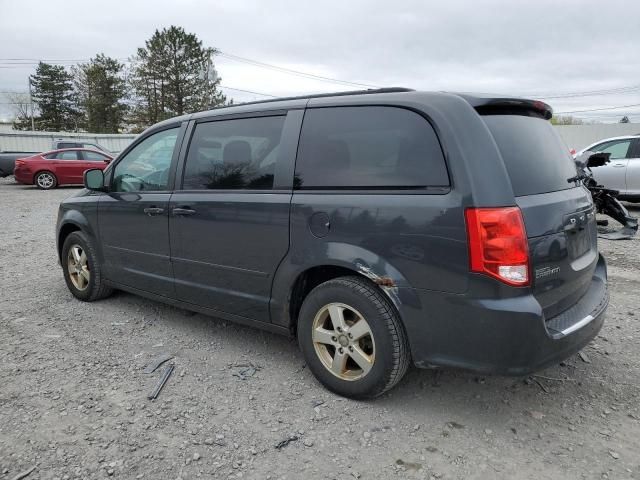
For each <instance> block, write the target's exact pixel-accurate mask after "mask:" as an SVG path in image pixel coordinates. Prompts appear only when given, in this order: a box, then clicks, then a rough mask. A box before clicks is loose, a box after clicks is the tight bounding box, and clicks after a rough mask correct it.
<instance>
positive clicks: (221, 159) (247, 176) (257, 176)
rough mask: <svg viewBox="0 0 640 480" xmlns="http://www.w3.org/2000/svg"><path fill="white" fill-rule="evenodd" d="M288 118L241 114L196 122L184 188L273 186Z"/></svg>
mask: <svg viewBox="0 0 640 480" xmlns="http://www.w3.org/2000/svg"><path fill="white" fill-rule="evenodd" d="M284 119H285V117H284V116H277V117H256V118H241V119H236V120H220V121H215V122H207V123H200V124H198V125H196V129H195V132H194V133H193V138H192V139H191V144H190V146H189V153H188V155H187V163H186V166H185V172H184V182H183V188H184V189H185V190H203V189H258V190H265V189H271V188H273V176H274V173H275V167H276V160H277V156H278V147H279V145H280V137H281V135H282V127H283V125H284Z"/></svg>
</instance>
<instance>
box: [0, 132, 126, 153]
mask: <svg viewBox="0 0 640 480" xmlns="http://www.w3.org/2000/svg"><path fill="white" fill-rule="evenodd" d="M134 138H136V135H133V134H107V133H68V132H26V131H12V132H0V152H46V151H47V150H51V145H52V143H53V141H54V140H59V139H62V140H69V141H82V142H88V143H97V144H98V145H101V146H103V147H105V148H106V149H107V150H109V151H111V152H114V153H117V152H120V151H121V150H123V149H125V148H126V147H127V145H129V144H130V143H131V142H132V141H133V139H134Z"/></svg>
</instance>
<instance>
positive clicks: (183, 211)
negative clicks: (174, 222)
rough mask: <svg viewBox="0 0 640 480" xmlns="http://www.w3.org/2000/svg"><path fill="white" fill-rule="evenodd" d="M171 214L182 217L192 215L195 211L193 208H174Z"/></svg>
mask: <svg viewBox="0 0 640 480" xmlns="http://www.w3.org/2000/svg"><path fill="white" fill-rule="evenodd" d="M172 211H173V214H174V215H176V216H182V217H187V216H189V215H193V214H194V213H196V211H195V210H192V209H191V208H186V207H185V208H178V207H176V208H174V209H173V210H172Z"/></svg>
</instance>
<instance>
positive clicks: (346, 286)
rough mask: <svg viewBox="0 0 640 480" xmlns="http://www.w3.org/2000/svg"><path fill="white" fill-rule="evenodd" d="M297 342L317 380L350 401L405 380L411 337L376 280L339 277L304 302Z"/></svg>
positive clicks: (316, 289)
mask: <svg viewBox="0 0 640 480" xmlns="http://www.w3.org/2000/svg"><path fill="white" fill-rule="evenodd" d="M298 342H299V344H300V349H301V350H302V354H303V355H304V357H305V360H306V361H307V364H308V365H309V369H310V370H311V372H312V373H313V374H314V375H315V377H316V378H317V379H318V380H319V381H320V382H321V383H322V384H323V385H324V386H325V387H327V388H328V389H329V390H331V391H333V392H335V393H337V394H339V395H342V396H345V397H350V398H360V399H364V398H373V397H377V396H378V395H381V394H382V393H384V392H385V391H387V390H389V389H390V388H392V387H393V386H394V385H395V384H396V383H398V382H399V381H400V379H401V378H402V377H403V376H404V374H405V372H406V371H407V368H408V366H409V360H410V353H409V345H408V341H407V335H406V333H405V331H404V327H403V325H402V323H401V321H400V318H399V315H398V313H397V311H396V310H395V308H394V307H393V305H392V304H391V302H390V301H389V299H388V298H387V297H385V295H384V294H383V293H382V292H380V290H379V289H378V288H377V287H376V286H375V285H373V284H372V283H371V282H369V281H367V280H365V279H362V278H359V277H340V278H336V279H333V280H330V281H328V282H325V283H323V284H321V285H319V286H317V287H316V288H314V289H313V290H312V291H311V293H309V295H308V296H307V298H305V300H304V303H303V304H302V308H301V309H300V316H299V318H298Z"/></svg>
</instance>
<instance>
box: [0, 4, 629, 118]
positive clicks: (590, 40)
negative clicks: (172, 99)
mask: <svg viewBox="0 0 640 480" xmlns="http://www.w3.org/2000/svg"><path fill="white" fill-rule="evenodd" d="M172 24H173V25H179V26H182V27H184V28H185V29H186V30H187V31H188V32H192V33H195V34H196V35H197V36H198V37H199V38H200V39H201V40H202V41H203V42H204V44H205V45H206V46H211V47H215V48H217V49H219V50H220V51H222V52H223V53H227V54H231V55H236V56H240V57H243V58H247V59H251V60H256V61H260V62H264V63H268V64H272V65H277V66H280V67H284V68H288V69H293V70H297V71H301V72H308V73H312V74H315V75H320V76H324V77H331V78H336V79H341V80H347V81H350V82H355V83H362V84H367V85H374V86H406V87H411V88H415V89H420V90H451V91H478V92H498V93H508V94H523V95H527V96H532V97H536V98H539V97H548V96H555V95H563V94H568V93H574V92H577V93H582V92H592V91H602V90H609V89H618V88H623V87H637V88H635V89H633V88H630V89H628V90H623V91H622V92H620V93H615V94H606V95H603V94H599V95H591V96H579V97H569V98H566V97H565V98H548V99H547V100H546V101H547V102H548V103H550V104H551V105H552V106H553V107H554V109H555V111H556V112H565V111H574V110H588V109H598V108H608V107H611V106H620V105H629V104H640V57H639V55H638V47H639V46H640V28H638V26H639V25H640V2H638V1H617V0H609V1H607V2H602V1H569V0H562V1H560V0H555V1H545V0H535V1H524V0H522V1H516V0H512V1H486V2H482V1H471V0H468V1H457V0H446V1H444V2H442V1H437V2H436V1H432V2H429V1H418V0H416V1H401V0H396V1H368V2H367V1H354V0H340V1H335V2H334V1H327V0H324V1H321V2H318V1H316V2H307V1H303V0H297V1H296V0H278V1H266V0H262V1H261V0H230V1H225V0H216V1H204V0H184V1H180V0H171V1H164V0H149V1H143V0H128V1H120V0H110V1H103V2H95V1H91V0H83V1H76V0H65V1H58V0H39V1H37V0H21V1H16V0H0V92H5V91H14V90H20V91H23V90H25V89H26V87H27V76H28V75H29V74H32V73H33V72H34V67H33V66H30V65H29V66H24V65H19V66H18V65H10V64H9V61H8V59H23V58H27V59H45V60H46V59H56V60H68V59H71V60H75V59H89V58H90V57H92V56H94V55H95V54H96V53H99V52H103V53H105V54H106V55H109V56H112V57H116V58H119V59H123V60H124V59H126V58H128V57H130V56H131V55H132V54H133V53H134V52H135V51H136V48H138V47H140V46H143V45H144V42H145V40H146V39H148V38H149V37H150V36H151V35H152V34H153V31H154V30H155V29H157V28H163V27H168V26H170V25H172ZM215 63H216V68H217V70H218V72H219V74H220V76H221V77H222V84H223V85H225V86H227V87H234V88H238V89H243V90H251V91H255V92H260V93H264V94H269V95H276V96H281V95H296V94H302V93H308V92H327V91H338V90H345V89H353V88H357V87H349V86H345V85H344V84H342V85H341V84H337V83H330V82H325V81H319V80H312V79H309V78H302V77H300V76H295V75H290V74H287V73H282V72H278V71H275V70H273V69H267V68H261V67H256V66H253V65H249V64H248V63H244V62H241V61H238V60H232V59H229V58H228V57H216V59H215ZM226 93H227V94H228V96H231V97H233V98H234V99H235V100H236V101H247V100H254V99H260V98H266V97H261V96H259V95H253V94H247V93H242V92H238V91H236V90H231V89H228V90H226ZM6 102H7V98H6V96H3V95H2V94H0V118H1V117H6V116H8V114H9V113H10V106H9V105H6ZM625 114H627V115H629V116H630V118H631V119H632V120H633V121H637V122H640V106H637V107H630V108H626V109H624V108H621V109H616V110H607V111H600V112H588V113H587V112H585V113H575V114H573V115H575V116H581V117H582V118H585V119H598V120H603V121H612V120H618V119H619V118H621V117H622V116H623V115H625Z"/></svg>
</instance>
